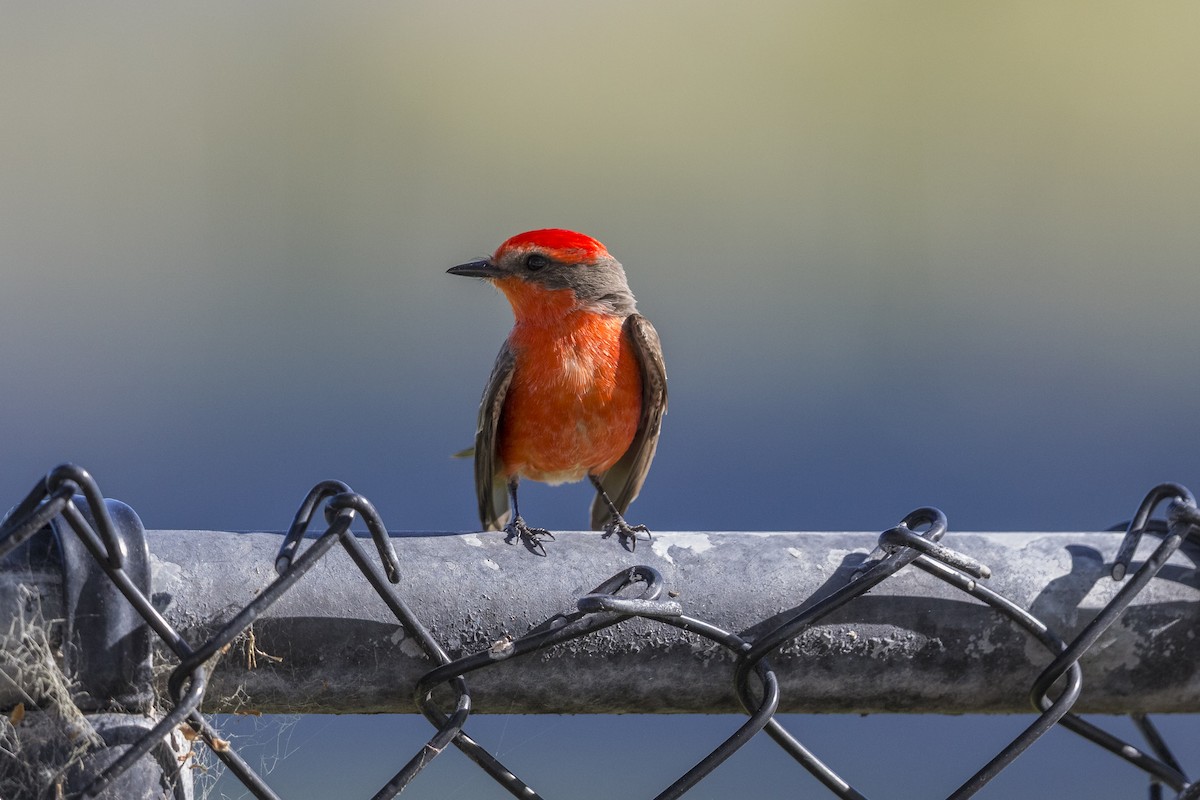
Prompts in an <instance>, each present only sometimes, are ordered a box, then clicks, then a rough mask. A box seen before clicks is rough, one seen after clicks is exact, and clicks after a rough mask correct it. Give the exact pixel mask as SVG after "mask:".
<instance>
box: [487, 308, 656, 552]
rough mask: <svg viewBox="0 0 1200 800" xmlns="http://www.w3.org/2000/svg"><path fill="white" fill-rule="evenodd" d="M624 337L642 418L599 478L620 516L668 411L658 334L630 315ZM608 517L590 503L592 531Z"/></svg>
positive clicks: (647, 464)
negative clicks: (638, 382) (637, 378)
mask: <svg viewBox="0 0 1200 800" xmlns="http://www.w3.org/2000/svg"><path fill="white" fill-rule="evenodd" d="M623 334H624V335H625V336H627V337H629V342H630V344H632V345H633V352H634V354H635V355H636V357H637V362H638V367H639V369H640V371H641V375H642V414H641V417H640V418H639V419H638V427H637V433H635V434H634V436H633V443H632V444H630V445H629V449H628V450H626V451H625V455H623V456H621V460H620V461H618V462H617V463H616V464H614V465H613V466H612V467H611V468H609V469H608V470H607V471H606V472H605V473H604V474H603V475H601V476H600V484H601V485H602V486H603V487H604V491H605V493H606V494H607V495H608V497H609V499H610V500H612V501H613V504H614V505H616V507H617V510H619V511H620V512H621V514H622V515H624V513H625V511H626V510H627V509H628V508H629V504H630V503H632V502H633V500H634V498H636V497H637V496H638V492H640V491H641V489H642V484H643V483H644V482H645V480H646V473H647V472H648V471H649V470H650V462H651V461H653V460H654V451H655V449H656V448H657V447H658V433H659V429H660V428H661V427H662V418H663V414H665V413H666V411H667V368H666V366H665V365H664V364H663V354H662V343H661V342H660V341H659V338H658V331H656V330H654V326H653V325H651V324H650V321H649V320H648V319H646V318H645V317H643V316H641V315H640V314H630V315H629V317H628V318H627V319H626V320H625V327H624V330H623ZM476 464H478V461H476ZM477 474H478V472H477ZM610 516H611V513H610V512H609V510H608V506H606V505H605V504H604V501H603V500H601V499H600V495H599V494H597V495H596V499H595V500H593V501H592V530H597V531H598V530H601V529H602V528H603V527H604V525H605V523H607V522H608V519H609V517H610Z"/></svg>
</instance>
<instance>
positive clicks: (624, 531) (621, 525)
mask: <svg viewBox="0 0 1200 800" xmlns="http://www.w3.org/2000/svg"><path fill="white" fill-rule="evenodd" d="M639 533H644V534H646V541H650V540H651V539H653V538H654V537H653V536H651V535H650V529H649V528H647V527H646V526H645V525H630V524H629V523H628V522H626V521H625V519H624V518H623V517H622V516H621V515H620V514H615V515H614V516H613V517H612V519H610V520H609V521H608V524H607V525H605V526H604V536H603V538H605V539H607V538H608V537H610V536H613V535H614V534H615V535H616V537H617V541H619V542H620V543H621V547H624V548H625V549H626V550H628V551H629V552H631V553H632V552H634V551H635V550H637V543H638V538H639V537H638V534H639Z"/></svg>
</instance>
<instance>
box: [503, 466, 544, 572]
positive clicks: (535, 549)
mask: <svg viewBox="0 0 1200 800" xmlns="http://www.w3.org/2000/svg"><path fill="white" fill-rule="evenodd" d="M517 483H518V479H517V476H515V475H514V476H513V477H512V478H511V479H510V480H509V482H508V496H509V497H510V498H512V508H513V518H512V520H511V521H510V522H509V523H508V524H507V525H505V526H504V532H505V533H507V534H508V536H506V537H505V539H504V541H506V542H511V541H512V540H513V539H520V540H521V544H523V545H525V549H526V550H528V551H529V552H531V553H537V554H538V555H543V556H544V555H546V548H545V546H544V545H543V544H542V539H549V540H550V541H552V542H553V541H554V534H553V533H551V532H550V531H548V530H546V529H545V528H531V527H529V526H528V525H526V524H525V520H523V519H521V511H520V509H519V508H518V507H517Z"/></svg>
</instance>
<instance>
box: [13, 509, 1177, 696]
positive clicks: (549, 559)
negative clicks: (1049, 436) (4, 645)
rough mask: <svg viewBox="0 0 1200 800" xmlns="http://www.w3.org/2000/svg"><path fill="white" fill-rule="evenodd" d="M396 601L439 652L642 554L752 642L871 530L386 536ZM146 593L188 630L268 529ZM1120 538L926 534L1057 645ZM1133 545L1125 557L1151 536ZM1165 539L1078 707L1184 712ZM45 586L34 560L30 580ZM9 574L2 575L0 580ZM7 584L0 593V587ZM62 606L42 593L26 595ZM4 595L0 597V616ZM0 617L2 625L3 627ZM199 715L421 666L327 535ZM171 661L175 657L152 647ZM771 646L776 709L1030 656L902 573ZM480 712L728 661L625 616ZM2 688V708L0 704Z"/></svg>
mask: <svg viewBox="0 0 1200 800" xmlns="http://www.w3.org/2000/svg"><path fill="white" fill-rule="evenodd" d="M393 537H394V539H393V540H394V544H395V546H396V550H397V551H398V553H399V557H400V566H401V579H400V583H399V584H398V586H397V589H398V590H399V592H400V595H401V596H402V597H403V598H404V600H405V601H406V602H407V603H408V604H409V605H410V606H411V608H412V610H413V611H414V613H415V614H416V616H417V617H418V619H420V620H422V621H423V622H424V623H425V625H426V626H427V627H428V628H429V629H430V630H431V632H432V634H433V635H434V637H435V638H436V639H437V640H438V641H440V642H441V644H442V645H443V647H444V648H445V649H446V650H447V651H448V652H449V653H450V655H451V656H452V657H458V656H460V655H464V654H467V653H472V652H476V651H479V650H482V649H486V648H488V647H490V646H492V645H493V644H494V643H496V642H499V641H501V640H502V639H504V637H506V636H520V635H522V634H524V633H526V632H527V631H529V630H530V629H531V628H532V627H534V626H536V625H538V624H541V623H543V622H544V621H546V620H547V619H549V618H551V617H553V616H555V615H556V614H561V613H566V612H571V611H573V610H575V600H576V599H577V598H578V597H580V596H582V595H584V594H586V593H588V592H589V591H590V590H591V589H592V588H593V587H595V586H596V585H597V584H599V583H600V582H602V581H603V580H604V579H606V578H608V577H609V576H611V575H612V574H614V573H615V572H617V571H619V570H622V569H625V568H627V567H629V566H631V565H633V564H646V565H649V566H652V567H654V568H656V569H658V570H659V571H660V572H661V573H662V574H663V575H664V577H665V578H666V583H667V586H668V587H669V589H670V590H671V592H672V594H673V596H674V599H675V600H677V601H678V602H679V603H681V604H682V606H683V610H684V613H685V614H687V615H688V616H691V617H696V618H699V619H702V620H705V621H707V622H710V623H713V624H715V625H717V626H720V627H722V628H724V629H726V630H730V631H734V632H738V633H740V634H741V635H742V636H743V638H745V639H747V640H750V641H753V639H754V637H755V635H756V632H758V631H763V630H766V629H768V628H769V627H771V626H772V625H773V624H774V623H775V622H776V621H778V620H779V619H781V618H782V615H785V614H787V613H788V612H789V611H792V610H794V609H796V608H798V607H802V606H803V605H805V604H806V603H808V602H810V598H813V597H814V596H817V597H820V596H821V595H823V594H825V593H828V592H829V591H832V590H834V589H836V588H837V587H839V586H841V585H843V584H844V583H845V581H846V580H848V579H849V578H850V576H851V575H852V574H853V573H854V572H855V570H856V567H857V566H858V565H859V564H860V563H861V561H862V559H863V558H864V557H865V556H866V554H867V553H868V552H870V551H871V550H873V549H874V547H875V545H876V543H877V540H878V535H877V534H872V533H658V534H656V535H655V537H654V539H653V541H651V542H643V543H642V544H641V545H639V547H638V549H637V552H636V553H633V554H630V553H628V552H626V551H624V550H622V549H621V548H620V547H619V546H618V545H617V543H616V542H615V541H614V540H612V539H602V538H601V537H600V536H599V535H598V534H595V533H562V534H557V537H558V538H557V539H556V541H554V542H551V543H549V544H548V546H547V550H548V554H547V556H546V557H540V556H537V555H534V554H532V553H530V552H529V551H527V550H526V549H525V548H523V547H521V546H520V545H518V544H507V543H505V541H504V537H503V534H493V533H489V534H476V533H467V534H453V535H452V534H394V535H393ZM147 538H148V541H149V546H150V551H151V566H152V571H153V579H152V587H153V598H152V599H153V601H154V604H155V606H156V607H157V608H158V610H159V611H160V612H161V613H162V614H163V615H164V616H165V617H166V619H167V620H168V621H169V622H170V623H171V625H172V626H174V627H175V628H176V629H177V630H178V631H179V632H180V633H181V634H182V635H183V637H184V638H185V639H187V640H188V641H192V642H197V643H199V642H202V641H204V640H205V639H207V638H208V637H209V636H210V635H211V632H212V631H214V630H215V629H217V628H218V627H220V625H221V624H222V623H223V622H225V621H226V620H228V619H229V618H230V617H232V616H233V615H234V614H236V613H237V612H238V611H239V610H240V609H241V608H242V607H244V606H245V604H246V603H248V602H249V601H251V600H252V599H253V598H254V597H255V596H256V594H257V593H258V592H260V591H261V590H262V589H263V588H264V587H265V586H267V585H268V584H269V583H270V582H271V581H272V580H273V579H274V578H275V571H274V563H275V557H276V553H277V551H278V549H279V545H280V544H281V541H282V538H281V534H278V533H228V532H212V531H148V532H147ZM1121 538H1122V537H1121V534H1117V533H956V532H951V533H949V534H947V535H946V537H945V539H944V540H943V541H942V544H944V545H946V546H948V547H951V548H953V549H954V550H957V551H959V552H961V553H964V554H966V555H968V556H971V557H973V558H975V559H977V560H979V561H981V562H983V563H984V564H986V565H987V566H989V567H990V568H991V572H992V576H991V577H990V578H989V579H988V580H987V584H988V585H989V586H990V587H991V588H992V589H994V590H996V591H998V592H1000V593H1001V594H1004V595H1005V596H1007V597H1008V598H1010V599H1011V600H1013V601H1014V602H1016V603H1018V604H1019V605H1022V606H1024V607H1026V608H1028V609H1030V610H1031V611H1032V612H1033V614H1034V615H1035V616H1037V617H1038V618H1039V619H1041V620H1042V621H1043V622H1045V623H1046V624H1047V625H1049V627H1050V628H1051V629H1053V630H1054V631H1056V632H1057V633H1058V634H1059V635H1060V636H1062V637H1063V638H1064V639H1070V638H1071V637H1072V636H1073V635H1074V634H1075V633H1076V632H1077V631H1079V630H1080V629H1081V628H1082V627H1083V626H1084V625H1085V624H1086V623H1087V622H1088V620H1090V619H1091V618H1092V617H1093V616H1094V615H1095V614H1096V612H1097V611H1098V610H1099V609H1100V608H1102V607H1103V605H1104V604H1105V603H1106V602H1108V600H1110V599H1111V598H1112V597H1113V595H1114V594H1115V593H1116V592H1117V590H1118V589H1119V588H1120V586H1121V584H1120V583H1118V582H1116V581H1114V580H1112V578H1111V577H1110V571H1111V566H1112V563H1113V559H1114V557H1115V556H1116V554H1117V552H1118V548H1119V546H1120V543H1121ZM1154 544H1155V542H1154V541H1152V540H1151V541H1146V542H1144V543H1143V544H1142V546H1141V549H1140V550H1139V553H1138V556H1137V557H1136V558H1135V560H1134V567H1135V568H1136V566H1137V564H1138V563H1139V559H1140V558H1142V557H1144V555H1145V553H1147V552H1149V550H1150V549H1152V548H1153V546H1154ZM1196 555H1197V553H1196V551H1195V550H1194V549H1193V548H1191V546H1190V545H1187V546H1185V548H1184V549H1183V550H1181V551H1180V552H1179V553H1177V554H1176V555H1175V556H1174V557H1173V558H1172V560H1171V561H1170V562H1169V563H1168V564H1167V565H1166V567H1165V568H1164V569H1163V571H1162V573H1161V574H1160V575H1159V577H1158V578H1156V579H1154V580H1153V581H1152V582H1151V584H1150V586H1149V587H1148V588H1147V589H1146V590H1145V591H1144V592H1143V593H1142V594H1141V595H1139V596H1138V597H1137V598H1136V599H1135V600H1134V602H1133V604H1132V605H1131V606H1130V608H1129V609H1128V610H1127V611H1126V613H1125V614H1124V615H1123V616H1122V617H1121V619H1119V620H1118V622H1117V623H1116V624H1115V625H1114V626H1113V627H1112V628H1110V629H1109V630H1108V631H1107V632H1106V633H1105V634H1104V636H1103V637H1102V638H1101V639H1100V640H1099V642H1097V644H1096V645H1095V646H1094V647H1092V648H1091V649H1090V650H1089V651H1088V652H1087V653H1086V654H1085V655H1084V657H1083V660H1082V666H1083V671H1084V684H1083V695H1082V698H1081V699H1080V701H1079V703H1078V704H1077V705H1076V706H1075V708H1074V710H1075V711H1077V712H1101V713H1128V712H1134V711H1138V712H1157V711H1169V712H1197V711H1200V637H1198V636H1196V634H1195V631H1196V630H1197V628H1198V627H1200V626H1198V623H1200V578H1198V577H1197V574H1196V560H1195V559H1196ZM32 578H33V579H34V580H36V581H53V580H55V579H54V577H53V576H52V575H50V574H47V573H41V574H37V575H34V576H32ZM9 579H11V578H6V580H9ZM8 591H9V589H7V588H6V587H3V586H0V597H2V596H3V595H4V594H5V593H7V592H8ZM38 594H40V595H41V597H42V598H43V609H42V611H43V613H44V615H45V616H46V618H48V619H54V618H55V617H56V615H55V612H54V608H53V603H54V598H55V597H58V596H60V592H59V591H57V587H56V586H55V587H50V588H44V590H42V591H38ZM13 607H14V606H13V604H11V603H0V608H4V609H8V610H7V611H5V612H2V613H12V611H11V609H13ZM0 624H3V622H2V621H0ZM220 658H221V662H220V664H219V665H218V666H217V668H216V669H215V670H214V671H213V673H212V676H211V678H210V685H209V689H208V693H207V695H206V701H205V706H204V709H205V710H206V711H209V712H221V711H233V710H237V711H259V712H264V713H274V712H281V713H363V712H411V711H413V710H414V708H413V704H412V690H413V687H414V685H415V682H416V681H417V679H418V678H419V677H420V676H421V675H422V674H423V673H425V672H427V671H428V670H429V669H431V668H432V666H433V665H432V664H431V663H430V662H429V661H428V660H427V659H426V657H425V656H424V655H423V654H422V652H421V651H420V649H419V648H418V647H417V646H416V645H415V643H413V642H412V641H409V640H408V638H407V637H406V636H405V634H404V631H403V629H402V628H401V626H400V625H399V624H398V623H397V621H396V620H395V619H394V618H393V617H391V615H390V614H389V612H388V610H387V608H386V606H385V605H384V604H383V602H382V601H381V600H380V599H379V598H378V596H376V595H375V594H374V593H373V592H372V591H371V589H370V587H369V586H368V585H367V582H366V581H365V580H364V578H363V577H362V575H361V574H360V573H359V571H358V570H357V569H356V568H355V566H354V565H353V563H352V562H351V560H350V558H349V557H348V556H347V555H346V553H345V552H344V551H342V550H341V549H340V548H335V549H334V550H332V551H331V552H330V554H329V555H328V556H327V557H326V558H325V559H324V560H323V561H322V562H320V563H319V564H318V565H317V566H316V567H315V568H314V569H313V570H312V571H311V572H310V573H309V574H307V575H306V576H305V577H304V578H303V579H302V580H301V581H300V582H299V583H298V584H297V585H296V586H295V587H293V588H292V589H291V590H290V591H289V592H288V593H287V594H286V595H284V597H283V598H282V599H281V600H280V601H279V602H278V603H277V604H276V605H275V606H273V607H272V608H271V609H270V610H269V611H268V612H267V613H266V614H265V615H264V616H263V617H262V618H261V619H259V620H258V621H257V622H256V623H255V624H254V626H253V637H252V638H251V637H244V638H242V639H240V640H239V641H238V642H236V643H235V644H234V646H233V647H232V648H231V649H230V650H229V651H228V652H226V653H225V654H224V655H222V656H221V657H220ZM164 660H166V661H167V663H171V662H170V660H169V659H164ZM770 660H771V662H772V665H773V666H774V668H775V669H776V671H777V673H778V676H779V681H780V692H781V702H780V711H783V712H856V713H868V712H870V713H878V712H905V713H918V712H919V713H979V712H996V713H1012V712H1028V711H1030V710H1031V706H1030V701H1029V690H1030V687H1031V686H1032V684H1033V682H1034V679H1035V678H1036V677H1037V675H1038V673H1039V672H1040V671H1041V670H1042V668H1043V667H1045V665H1046V664H1047V663H1048V662H1049V661H1050V657H1049V655H1048V653H1047V652H1046V651H1045V649H1044V648H1043V647H1042V646H1041V645H1040V644H1038V643H1037V642H1035V641H1032V640H1030V639H1029V638H1028V637H1027V636H1026V635H1025V634H1023V633H1022V632H1021V631H1019V630H1018V629H1017V628H1016V627H1015V626H1014V625H1013V624H1012V623H1010V622H1008V621H1007V620H1004V619H1002V618H1000V617H999V616H998V615H997V614H996V613H995V612H993V611H991V610H990V609H989V608H988V607H986V606H984V605H982V604H980V603H978V602H976V601H974V600H971V599H970V598H968V597H966V596H965V595H963V594H961V593H960V592H958V591H957V590H955V589H953V588H952V587H950V586H948V585H946V584H944V583H942V582H940V581H938V580H936V579H934V578H933V577H931V576H930V575H928V574H926V573H924V572H922V571H920V570H918V569H916V568H915V567H912V566H909V567H906V568H904V569H903V570H902V571H901V572H900V573H899V574H897V575H895V576H893V577H892V578H890V579H888V580H887V581H885V582H884V583H883V584H881V585H879V586H878V587H876V588H875V589H873V590H872V591H871V592H870V593H869V594H867V595H866V596H864V597H861V598H858V599H856V600H854V601H852V602H851V603H849V604H848V605H847V606H845V607H844V608H842V609H840V610H839V611H837V612H836V613H835V614H833V615H832V616H831V617H828V618H826V619H825V620H823V621H822V622H821V623H820V624H818V625H816V626H815V627H813V628H812V629H810V630H808V631H806V632H804V633H803V634H802V635H801V636H800V637H799V638H798V639H796V640H793V641H791V642H788V643H786V644H785V645H783V646H782V648H781V649H780V650H779V651H777V652H776V653H774V654H773V655H772V656H771V657H770ZM468 682H469V685H470V688H471V696H472V699H473V702H474V706H475V711H476V712H477V713H479V712H482V713H625V712H650V713H671V712H729V711H738V710H740V706H739V705H738V702H737V699H736V697H735V693H734V688H733V659H732V657H731V656H730V654H729V653H728V651H725V650H723V649H722V648H720V647H718V646H717V645H714V644H712V643H711V642H709V641H708V640H704V639H701V638H699V637H696V636H694V635H692V634H688V633H685V632H683V631H681V630H679V629H678V628H675V627H671V626H668V625H663V624H659V623H655V622H652V621H649V620H642V619H631V620H627V621H625V622H623V623H621V624H619V625H617V626H614V627H612V628H608V629H606V630H603V631H600V632H598V633H596V634H594V635H590V636H587V637H585V638H582V639H578V640H575V641H572V642H569V643H567V644H563V645H558V646H556V647H555V648H553V649H551V650H548V651H545V652H538V653H534V654H532V655H529V656H526V657H522V658H515V659H511V660H506V661H500V662H498V663H497V664H496V665H495V666H494V667H490V668H487V669H484V670H481V671H479V672H476V673H472V674H471V675H470V677H469V679H468ZM5 691H7V690H6V689H4V688H3V687H0V704H3V705H6V706H7V705H11V704H12V703H13V702H15V699H14V698H10V697H8V696H7V695H6V694H5Z"/></svg>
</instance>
